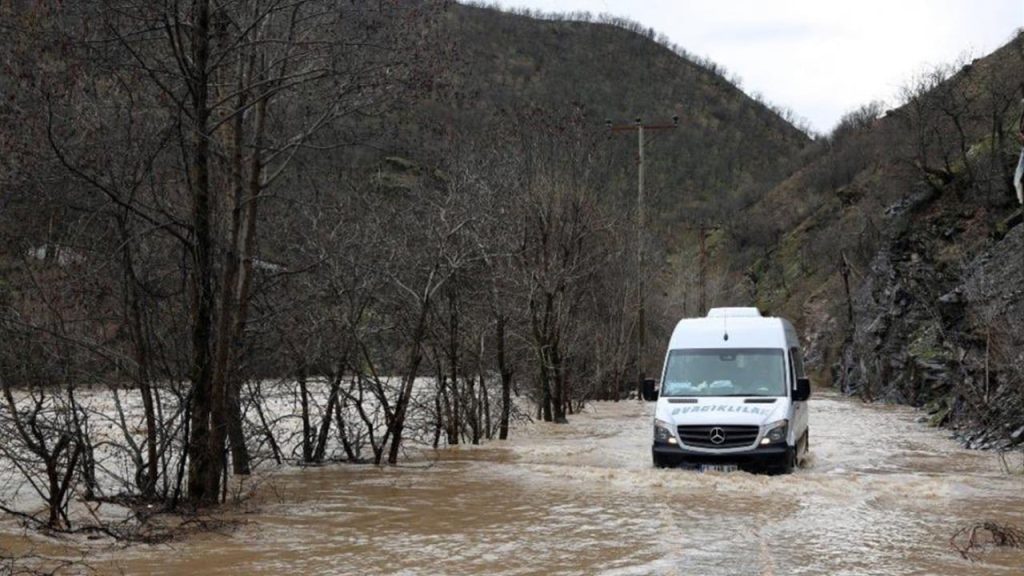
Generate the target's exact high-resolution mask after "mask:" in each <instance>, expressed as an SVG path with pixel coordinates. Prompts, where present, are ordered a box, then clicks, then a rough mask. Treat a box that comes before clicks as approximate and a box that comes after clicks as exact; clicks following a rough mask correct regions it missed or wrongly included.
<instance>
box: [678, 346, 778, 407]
mask: <svg viewBox="0 0 1024 576" xmlns="http://www.w3.org/2000/svg"><path fill="white" fill-rule="evenodd" d="M661 395H662V396H785V395H786V363H785V356H784V354H783V351H782V350H776V349H759V348H749V349H744V348H739V349H722V350H696V349H695V350H672V351H670V352H669V354H668V362H667V363H666V365H665V376H664V378H662V386H661Z"/></svg>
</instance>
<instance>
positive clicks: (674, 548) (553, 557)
mask: <svg viewBox="0 0 1024 576" xmlns="http://www.w3.org/2000/svg"><path fill="white" fill-rule="evenodd" d="M652 409H653V405H650V404H646V405H641V404H639V403H635V402H624V403H618V404H611V403H600V404H595V405H593V406H592V407H591V409H590V410H589V412H588V413H587V414H585V415H581V416H576V417H574V418H572V423H571V424H569V425H567V426H566V425H562V426H556V425H544V424H538V425H535V426H532V427H531V428H530V429H529V430H526V431H521V432H520V434H519V435H518V436H517V437H516V438H514V439H513V440H512V441H510V442H509V443H507V444H505V445H503V447H501V448H496V447H494V446H495V445H496V444H497V443H495V444H492V445H491V447H487V448H480V449H457V450H446V451H443V452H441V453H439V454H432V455H430V457H431V458H434V459H436V460H433V461H431V460H430V459H424V460H423V462H421V463H419V464H413V465H409V466H407V467H401V468H393V469H376V468H371V467H353V466H339V467H329V468H320V469H312V470H304V471H291V472H288V473H282V474H281V475H279V476H277V477H276V478H275V480H274V482H273V484H274V489H273V490H269V489H268V490H265V491H264V492H265V493H264V494H263V497H264V500H263V502H262V503H261V505H260V507H259V512H258V513H256V514H252V515H247V516H245V517H244V518H243V520H244V521H245V524H244V525H243V527H242V528H240V529H239V530H237V531H235V532H233V533H232V534H230V535H216V534H210V535H204V536H201V537H197V538H193V539H190V540H188V541H187V542H181V543H177V544H176V545H175V546H174V547H167V546H154V547H136V548H130V549H128V550H126V551H122V552H120V553H118V554H117V557H116V559H115V558H114V557H111V558H109V559H108V560H109V562H110V566H111V567H112V568H117V569H121V570H123V571H124V572H126V573H131V574H188V573H192V574H200V573H201V574H283V573H290V574H302V573H305V574H309V573H320V574H392V573H399V574H608V575H627V574H722V575H736V574H758V575H774V574H779V575H781V574H814V575H818V574H833V575H839V574H850V575H854V574H856V575H865V574H879V575H895V574H956V575H958V576H961V575H964V574H1020V573H1021V571H1022V567H1024V553H1021V552H1017V551H996V552H993V553H989V554H986V555H984V556H983V557H982V560H981V561H980V562H975V563H970V562H968V561H966V560H963V559H961V558H960V556H959V555H958V554H957V553H956V552H954V551H953V550H952V549H951V548H950V546H949V537H950V535H951V534H952V532H953V531H954V530H955V529H956V528H957V527H959V526H962V525H965V524H970V523H973V522H979V521H983V520H997V521H1001V522H1013V523H1017V524H1021V525H1024V511H1022V510H1021V508H1022V507H1021V504H1022V503H1024V484H1022V480H1021V478H1020V477H1011V476H1006V475H1004V474H1002V473H1001V471H1000V467H999V464H998V460H997V459H996V457H995V456H994V455H992V454H987V453H979V452H968V451H965V450H961V449H959V448H958V447H956V445H955V444H954V443H953V442H951V441H950V440H948V439H946V438H945V437H944V435H943V433H942V432H938V431H935V430H931V429H927V428H926V427H924V426H923V425H922V424H918V423H916V422H915V417H916V416H917V414H916V413H914V412H913V411H911V410H908V409H904V408H895V407H868V406H862V405H860V404H859V403H857V402H854V401H849V400H845V399H840V398H838V397H835V396H829V395H819V396H818V397H817V398H815V399H814V400H813V401H812V412H811V451H812V457H811V458H810V461H809V463H808V465H807V467H805V468H803V469H800V470H798V471H797V472H796V473H794V474H792V475H790V476H783V477H766V476H755V475H750V474H746V473H743V472H736V473H727V474H717V473H709V474H699V473H695V472H687V471H681V470H656V469H653V468H652V467H651V465H650V454H649V446H650V435H651V431H650V423H651V411H652Z"/></svg>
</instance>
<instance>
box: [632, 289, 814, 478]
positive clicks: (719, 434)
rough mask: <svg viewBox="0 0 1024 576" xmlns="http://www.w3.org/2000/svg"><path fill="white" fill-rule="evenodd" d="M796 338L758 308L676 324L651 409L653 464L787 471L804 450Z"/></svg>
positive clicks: (805, 385)
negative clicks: (658, 391)
mask: <svg viewBox="0 0 1024 576" xmlns="http://www.w3.org/2000/svg"><path fill="white" fill-rule="evenodd" d="M810 392H811V389H810V381H809V380H808V379H807V377H806V376H805V374H804V366H803V360H802V358H801V354H800V342H799V340H797V336H796V331H795V330H794V329H793V326H792V324H790V323H789V322H788V321H786V320H784V319H781V318H765V317H763V316H761V313H760V312H759V311H758V310H757V308H713V309H712V310H711V311H710V312H708V315H707V317H706V318H692V319H684V320H681V321H680V322H679V324H677V325H676V328H675V330H674V331H673V332H672V339H671V340H670V341H669V345H668V353H667V354H666V355H665V368H664V370H663V371H662V377H661V387H660V393H658V394H656V397H657V408H656V409H655V413H654V446H653V447H652V449H651V453H652V456H653V458H654V465H655V466H658V467H668V466H685V467H697V468H700V469H702V470H709V469H710V470H732V469H735V468H737V467H742V468H744V469H758V470H767V471H770V472H790V471H791V470H792V469H793V468H794V467H796V466H797V465H798V463H799V462H800V460H802V459H803V458H804V456H805V455H806V453H807V449H808V427H807V399H808V398H809V397H810Z"/></svg>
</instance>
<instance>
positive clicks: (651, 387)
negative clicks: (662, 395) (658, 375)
mask: <svg viewBox="0 0 1024 576" xmlns="http://www.w3.org/2000/svg"><path fill="white" fill-rule="evenodd" d="M642 392H643V395H644V400H647V401H648V402H654V401H655V400H657V399H658V381H657V380H655V379H654V378H647V379H645V380H644V385H643V390H642Z"/></svg>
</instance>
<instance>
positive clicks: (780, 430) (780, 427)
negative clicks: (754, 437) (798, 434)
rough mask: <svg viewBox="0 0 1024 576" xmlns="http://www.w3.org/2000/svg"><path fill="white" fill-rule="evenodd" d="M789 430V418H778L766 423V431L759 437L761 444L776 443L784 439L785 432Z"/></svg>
mask: <svg viewBox="0 0 1024 576" xmlns="http://www.w3.org/2000/svg"><path fill="white" fill-rule="evenodd" d="M787 432H789V420H779V421H778V422H772V423H771V424H769V425H768V431H767V432H765V433H764V438H761V445H762V446H763V445H766V444H778V443H780V442H785V441H786V433H787Z"/></svg>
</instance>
